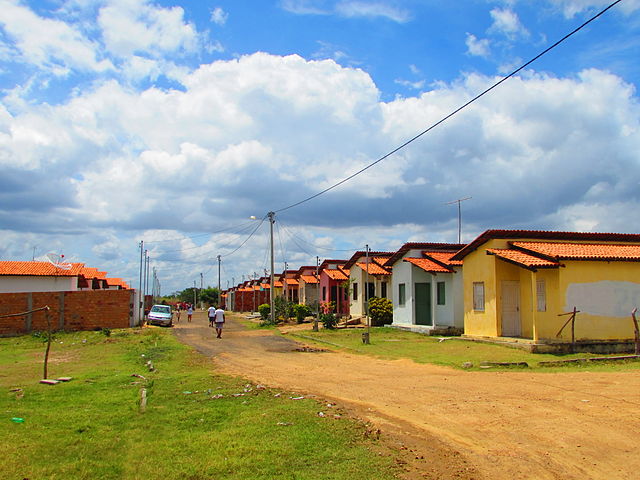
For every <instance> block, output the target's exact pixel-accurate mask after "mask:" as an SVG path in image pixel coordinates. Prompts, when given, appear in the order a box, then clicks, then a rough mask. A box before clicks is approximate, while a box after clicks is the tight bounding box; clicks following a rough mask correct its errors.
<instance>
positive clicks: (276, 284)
mask: <svg viewBox="0 0 640 480" xmlns="http://www.w3.org/2000/svg"><path fill="white" fill-rule="evenodd" d="M273 285H274V286H275V287H276V288H278V287H282V282H280V281H278V280H275V281H274V282H273Z"/></svg>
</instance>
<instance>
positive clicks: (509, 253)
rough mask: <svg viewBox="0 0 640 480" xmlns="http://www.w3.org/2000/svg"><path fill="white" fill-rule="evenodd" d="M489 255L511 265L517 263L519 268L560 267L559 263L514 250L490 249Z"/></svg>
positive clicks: (488, 250)
mask: <svg viewBox="0 0 640 480" xmlns="http://www.w3.org/2000/svg"><path fill="white" fill-rule="evenodd" d="M487 253H488V254H490V255H495V256H496V257H498V258H501V259H502V260H505V261H507V262H510V263H515V264H516V265H518V266H521V267H525V268H529V269H532V268H533V269H535V268H556V267H558V266H560V264H559V263H558V262H553V261H551V260H547V259H545V258H540V257H536V256H534V255H530V254H528V253H526V252H521V251H519V250H512V249H506V248H488V249H487Z"/></svg>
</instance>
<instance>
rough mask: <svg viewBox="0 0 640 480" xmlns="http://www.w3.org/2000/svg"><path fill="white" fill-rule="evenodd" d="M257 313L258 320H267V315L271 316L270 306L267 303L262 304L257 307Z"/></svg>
mask: <svg viewBox="0 0 640 480" xmlns="http://www.w3.org/2000/svg"><path fill="white" fill-rule="evenodd" d="M258 313H259V314H260V318H261V319H262V321H263V322H266V321H268V320H269V315H270V314H271V305H269V304H268V303H263V304H262V305H260V306H259V307H258Z"/></svg>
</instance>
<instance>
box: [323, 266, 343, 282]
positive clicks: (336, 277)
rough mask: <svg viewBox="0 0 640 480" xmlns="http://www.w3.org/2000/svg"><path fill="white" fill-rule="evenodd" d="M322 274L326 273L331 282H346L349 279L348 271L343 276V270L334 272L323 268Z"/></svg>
mask: <svg viewBox="0 0 640 480" xmlns="http://www.w3.org/2000/svg"><path fill="white" fill-rule="evenodd" d="M323 272H324V273H326V274H327V276H328V277H329V278H331V279H332V280H347V279H348V278H349V276H348V275H349V274H348V271H347V273H346V274H345V271H344V270H334V269H331V268H325V269H324V270H323Z"/></svg>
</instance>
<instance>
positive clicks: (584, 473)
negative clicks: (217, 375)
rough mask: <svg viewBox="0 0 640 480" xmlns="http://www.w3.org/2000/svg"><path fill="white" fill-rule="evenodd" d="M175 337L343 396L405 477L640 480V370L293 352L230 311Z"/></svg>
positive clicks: (228, 361)
mask: <svg viewBox="0 0 640 480" xmlns="http://www.w3.org/2000/svg"><path fill="white" fill-rule="evenodd" d="M229 317H230V318H229V321H228V322H227V324H226V326H225V331H224V334H223V338H222V339H221V340H218V339H215V338H214V335H213V331H212V330H213V329H211V328H208V326H207V324H208V323H207V321H206V319H205V317H204V314H202V313H200V312H199V313H197V314H196V315H194V321H193V322H192V323H191V324H187V323H185V321H184V320H185V319H184V318H183V319H182V321H181V322H180V323H179V324H177V325H176V327H175V329H174V331H175V334H176V335H177V337H178V338H179V339H180V340H181V341H183V342H185V343H188V344H190V345H192V346H194V347H195V348H196V349H197V350H198V351H200V352H201V353H203V354H205V355H208V356H210V357H212V358H213V360H214V362H215V364H216V365H217V367H218V369H219V370H221V371H222V372H224V373H229V374H234V375H240V376H243V377H245V378H248V379H250V380H253V381H255V382H260V383H263V384H267V385H270V386H273V387H279V388H284V389H289V390H292V391H296V392H304V393H307V394H316V395H319V396H321V397H322V398H326V399H331V400H334V401H337V402H339V403H340V405H342V406H344V407H345V408H346V409H347V410H348V411H350V413H352V414H354V415H356V416H358V417H359V418H362V419H363V420H366V421H369V422H371V423H373V424H374V425H375V426H376V427H377V428H380V430H381V432H382V438H385V439H386V441H387V442H388V444H389V445H390V446H392V447H393V446H394V445H395V447H396V448H398V452H399V453H404V456H403V457H402V458H403V460H400V459H399V460H398V461H400V462H405V461H408V462H409V463H408V464H407V465H406V470H407V478H433V479H536V480H543V479H562V480H573V479H576V480H577V479H580V480H585V479H607V480H614V479H624V480H628V479H633V478H640V474H639V473H638V472H640V454H638V448H639V447H640V372H639V371H632V372H624V373H593V372H592V373H590V372H578V373H559V374H558V373H555V374H554V373H526V372H466V371H459V370H453V369H449V368H444V367H438V366H434V365H421V364H416V363H414V362H412V361H409V360H395V361H388V360H380V359H375V358H371V357H366V356H360V355H349V354H343V353H337V352H325V353H308V352H299V351H295V349H296V347H299V346H300V345H299V344H297V343H296V342H294V341H292V340H291V339H289V338H287V337H286V336H285V337H282V336H279V335H277V334H274V333H273V332H270V331H262V330H246V329H245V328H243V327H242V326H241V325H239V324H238V323H237V322H234V320H233V316H229Z"/></svg>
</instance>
